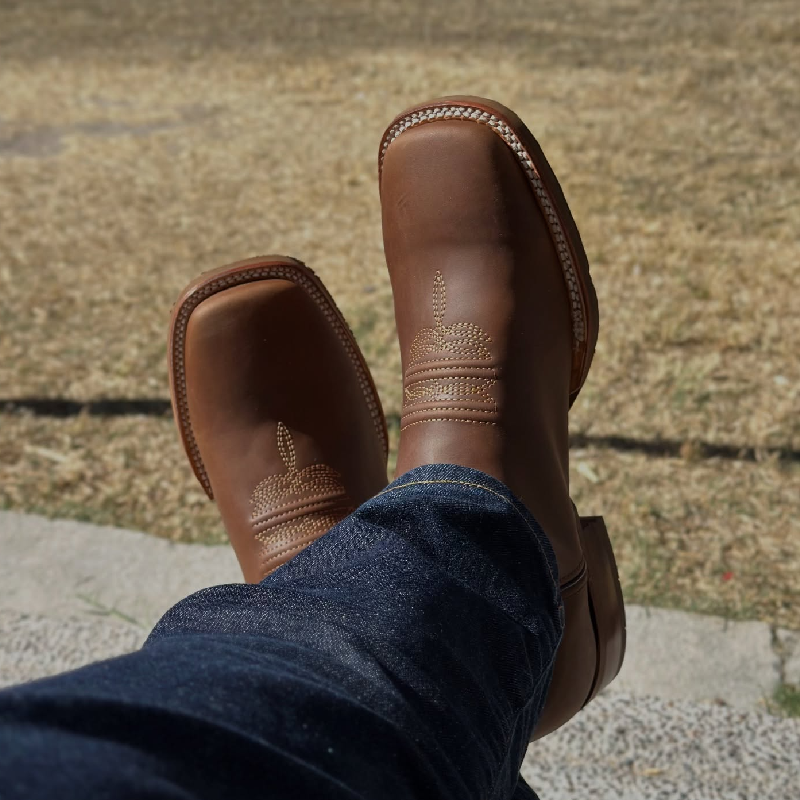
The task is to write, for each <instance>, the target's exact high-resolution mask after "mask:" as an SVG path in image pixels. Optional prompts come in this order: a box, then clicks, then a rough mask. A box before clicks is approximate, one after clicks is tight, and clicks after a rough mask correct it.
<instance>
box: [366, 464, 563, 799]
mask: <svg viewBox="0 0 800 800" xmlns="http://www.w3.org/2000/svg"><path fill="white" fill-rule="evenodd" d="M431 484H454V485H456V486H467V487H469V488H471V489H483V490H484V491H486V492H489V493H490V494H493V495H495V497H499V498H500V499H501V500H502V501H503V502H504V503H506V504H507V505H509V506H511V508H513V509H514V511H515V512H516V514H517V515H518V516H519V517H520V519H521V520H522V521H523V522H524V523H525V527H527V528H528V530H529V531H530V532H531V533H532V534H533V536H534V538H535V539H536V546H537V547H538V548H539V551H540V552H541V554H542V555H543V556H544V560H545V564H547V571H548V573H549V574H550V579H551V580H552V581H553V583H554V585H555V586H556V588H558V582H557V581H556V580H555V578H554V577H553V572H552V570H551V569H550V563H549V561H548V559H547V554H546V553H545V552H544V549H543V548H542V544H541V542H540V541H539V534H538V533H537V532H536V530H535V529H534V528H533V527H532V526H531V524H530V523H529V522H528V520H527V519H526V518H525V516H524V514H522V512H521V511H520V510H519V509H518V508H517V507H516V505H515V504H514V503H512V502H511V500H509V499H508V498H507V497H506V496H505V495H503V494H501V493H500V492H498V491H496V490H495V489H491V488H490V487H488V486H483V485H482V484H480V483H470V482H468V481H452V480H428V481H410V482H409V483H403V484H401V485H400V486H393V487H390V488H388V489H384V490H383V491H382V492H380V495H383V494H389V492H395V491H397V490H398V489H405V488H407V487H410V486H424V485H431ZM380 495H378V496H380ZM543 533H544V532H543ZM544 535H545V536H546V535H547V534H544ZM559 644H560V642H559ZM557 653H558V645H556V647H555V648H554V649H553V655H552V656H551V657H550V659H549V660H548V662H547V667H546V668H545V670H544V671H543V672H542V673H541V675H540V677H539V680H538V681H537V682H536V684H535V685H534V686H533V687H532V688H531V691H530V694H529V695H528V697H527V699H526V700H525V702H524V703H523V704H522V705H521V706H520V709H519V711H517V713H516V714H515V715H514V722H513V724H512V726H511V735H510V737H509V741H508V742H507V744H506V747H505V750H506V756H505V759H504V760H503V762H502V763H501V764H500V766H499V768H498V772H497V775H496V776H495V778H494V780H493V782H492V788H491V791H490V792H489V797H490V798H494V797H496V795H497V791H498V782H499V780H500V776H501V775H502V772H503V764H505V762H506V760H507V759H508V757H509V755H510V754H511V749H510V745H511V738H512V737H513V735H514V734H513V732H514V730H515V729H516V727H517V725H518V723H519V719H520V717H521V716H522V714H523V713H524V712H525V709H526V708H527V707H528V705H529V704H530V702H531V700H533V698H534V697H535V695H536V692H537V691H538V690H539V688H540V686H541V684H542V681H544V678H545V675H547V674H548V672H549V671H550V669H551V668H552V667H553V664H554V662H555V659H556V655H557ZM546 699H547V698H546V697H545V698H544V700H545V701H546Z"/></svg>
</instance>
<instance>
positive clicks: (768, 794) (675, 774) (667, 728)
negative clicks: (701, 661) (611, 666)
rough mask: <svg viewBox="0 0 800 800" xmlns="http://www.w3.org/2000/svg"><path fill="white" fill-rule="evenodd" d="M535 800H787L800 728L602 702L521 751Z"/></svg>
mask: <svg viewBox="0 0 800 800" xmlns="http://www.w3.org/2000/svg"><path fill="white" fill-rule="evenodd" d="M523 775H524V777H525V778H526V780H528V782H529V783H530V785H531V786H532V787H533V788H534V789H535V790H536V791H537V792H538V793H539V796H540V800H588V798H591V800H678V798H680V800H756V799H757V800H793V798H797V797H798V796H800V720H778V719H776V718H774V717H770V716H767V715H765V714H758V713H754V712H747V711H741V710H739V709H733V708H729V707H724V706H719V705H711V704H701V703H693V702H688V701H665V700H662V699H658V698H647V697H633V696H631V695H627V694H617V695H614V696H606V697H600V698H598V699H597V700H595V701H594V702H593V703H591V704H590V705H589V706H587V708H586V709H584V711H583V712H581V713H580V714H579V715H578V716H577V717H575V718H574V719H573V720H572V721H571V722H569V723H568V724H567V725H565V726H564V728H563V729H562V730H560V731H557V732H556V733H554V734H552V735H551V736H548V737H547V738H545V739H543V740H542V741H541V742H537V743H535V744H533V745H531V747H530V748H529V750H528V754H527V758H526V760H525V765H524V768H523Z"/></svg>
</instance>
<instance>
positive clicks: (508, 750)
mask: <svg viewBox="0 0 800 800" xmlns="http://www.w3.org/2000/svg"><path fill="white" fill-rule="evenodd" d="M556 655H558V647H556V648H555V650H554V651H553V655H552V656H551V657H550V659H549V661H548V662H547V667H546V668H545V669H544V670H543V671H542V673H541V675H540V676H539V680H538V681H536V684H535V685H534V686H533V688H532V689H531V693H530V694H529V695H528V698H527V699H526V700H525V702H524V703H523V704H522V705H521V706H520V709H519V711H517V713H516V714H515V715H514V723H513V725H512V727H511V736H510V737H509V741H508V744H507V745H506V748H505V751H506V755H505V758H504V759H503V761H502V762H501V764H500V765H499V767H498V770H497V775H496V776H495V778H494V781H492V788H491V790H490V791H489V798H494V797H496V795H497V790H498V782H499V780H500V776H501V775H502V774H503V764H505V763H506V761H508V757H509V756H510V755H511V738H513V736H514V730H515V729H516V727H517V724H518V723H519V718H520V717H521V716H522V715H523V714H524V713H525V709H526V708H527V707H528V706H529V705H530V702H531V700H533V698H534V697H535V696H536V692H537V691H538V690H539V687H540V686H541V685H542V681H544V678H545V675H547V673H548V672H549V671H550V669H551V668H552V667H553V664H554V662H555V660H556ZM546 702H547V696H546V695H545V697H544V698H543V699H542V711H544V705H545V703H546ZM540 716H541V715H540ZM537 724H538V720H537ZM535 730H536V729H535V728H534V731H535Z"/></svg>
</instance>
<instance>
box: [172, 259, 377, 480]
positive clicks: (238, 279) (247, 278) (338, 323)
mask: <svg viewBox="0 0 800 800" xmlns="http://www.w3.org/2000/svg"><path fill="white" fill-rule="evenodd" d="M279 270H281V271H282V272H283V274H285V275H288V274H291V275H293V276H294V278H295V279H296V280H295V283H296V285H298V286H300V287H301V288H302V289H303V290H304V291H305V292H306V294H307V295H308V296H309V297H310V298H311V299H312V300H313V301H314V303H315V305H316V306H317V307H318V308H319V309H320V310H321V311H322V312H323V314H324V315H325V310H326V308H329V310H330V311H331V312H332V314H333V328H334V332H335V334H336V336H337V338H338V339H339V342H340V343H341V344H342V345H343V346H344V349H345V352H346V353H347V357H348V358H349V360H350V363H351V364H352V365H353V366H354V367H355V368H356V371H357V373H358V374H359V375H361V376H362V377H363V378H365V379H366V383H365V385H364V386H363V387H362V394H363V396H364V399H365V400H366V401H367V410H368V411H369V412H370V416H371V417H372V419H373V424H374V427H375V428H376V431H377V432H378V438H379V440H380V441H381V444H382V446H383V449H384V451H385V450H386V444H385V439H384V436H383V433H382V432H381V431H380V430H378V428H379V426H378V424H377V417H376V415H375V414H373V413H372V407H373V405H374V402H371V401H374V400H375V399H376V398H375V397H374V395H375V393H374V392H373V391H372V390H371V389H370V383H369V375H368V374H367V372H366V370H365V368H364V366H363V365H362V364H361V363H359V360H358V359H357V358H356V357H355V355H354V353H353V352H351V346H357V345H356V343H355V339H354V338H353V340H352V342H350V340H349V338H348V337H347V336H345V335H344V333H343V330H342V325H343V323H342V320H341V319H340V318H339V315H338V314H336V313H335V310H334V308H333V307H332V306H331V307H329V306H328V304H323V303H322V302H321V301H320V300H319V299H318V298H317V297H315V296H314V294H313V293H312V292H310V291H308V285H309V284H310V285H312V286H314V284H313V282H312V281H310V280H309V279H308V278H307V277H306V276H305V275H303V273H302V272H301V271H300V270H298V269H297V268H296V267H294V266H292V265H289V264H282V265H280V266H277V265H272V266H265V267H258V266H257V265H255V264H254V265H253V266H252V267H249V268H245V269H244V270H242V272H241V273H239V274H237V275H233V276H229V278H230V279H231V280H229V282H227V283H226V282H224V279H223V278H222V277H221V276H220V277H218V278H214V279H212V280H211V281H210V283H209V284H206V285H207V286H208V285H211V286H213V289H212V290H211V291H210V293H209V294H208V295H206V296H204V297H202V298H200V299H199V300H197V301H196V303H195V305H194V307H193V308H191V309H190V310H189V312H188V314H187V315H186V317H185V319H183V320H181V318H180V315H178V317H177V322H178V325H179V326H180V328H181V331H182V335H183V336H185V334H186V329H187V328H188V325H189V318H190V317H191V315H192V313H193V312H194V311H195V310H196V309H197V307H198V306H199V305H200V303H202V302H203V301H204V300H208V298H210V297H213V296H214V295H215V294H218V293H219V292H221V291H224V290H225V289H230V288H232V287H234V286H239V285H241V284H243V283H254V282H256V281H258V280H264V279H265V278H266V277H267V276H268V275H273V274H276V273H277V272H278V271H279ZM257 271H264V272H265V273H266V274H265V275H263V276H261V277H256V278H253V277H252V273H253V272H257ZM217 281H219V285H217V286H214V284H215V283H216V282H217ZM201 288H202V287H198V288H197V290H195V292H197V291H199V290H200V289H201ZM314 288H318V287H314ZM195 296H196V295H195V294H194V293H193V294H192V295H190V296H189V297H187V298H186V299H185V300H184V302H183V303H182V304H181V309H180V310H183V308H185V307H186V306H187V305H188V304H189V303H190V302H192V301H193V300H194V299H195ZM322 299H323V300H324V299H325V298H324V295H323V296H322ZM178 314H179V312H178ZM325 318H326V319H328V316H327V315H325ZM348 345H351V346H348ZM181 357H182V360H183V365H184V366H185V361H186V351H185V349H184V348H181ZM175 361H177V359H175V358H174V356H173V362H175ZM176 371H177V372H178V374H179V375H180V381H179V386H180V393H181V395H182V398H181V399H182V400H184V401H185V400H186V398H187V396H188V392H187V389H186V374H185V371H182V370H176ZM177 405H178V408H177V409H176V410H177V412H178V413H177V417H178V419H179V420H181V419H182V414H181V403H180V402H179V403H178V404H177ZM185 420H186V427H187V431H186V434H187V438H188V439H190V440H191V443H192V444H193V445H194V448H196V449H194V448H192V447H189V448H188V451H189V459H190V460H192V453H193V452H196V453H197V455H196V459H197V466H198V467H199V468H200V471H201V472H202V474H203V476H204V478H205V484H206V486H207V487H208V488H209V489H210V487H211V483H210V481H209V479H208V473H207V472H206V467H205V464H204V463H203V459H202V456H201V455H200V451H199V448H197V440H196V439H195V435H194V429H193V428H192V421H191V419H190V417H189V412H188V403H186V412H185ZM201 483H202V481H201Z"/></svg>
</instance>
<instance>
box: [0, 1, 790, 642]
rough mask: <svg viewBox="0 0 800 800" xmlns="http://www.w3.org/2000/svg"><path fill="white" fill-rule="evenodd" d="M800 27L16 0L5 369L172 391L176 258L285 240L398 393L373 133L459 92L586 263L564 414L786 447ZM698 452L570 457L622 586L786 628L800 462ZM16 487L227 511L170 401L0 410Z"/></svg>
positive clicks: (657, 13)
mask: <svg viewBox="0 0 800 800" xmlns="http://www.w3.org/2000/svg"><path fill="white" fill-rule="evenodd" d="M798 42H800V6H798V5H797V3H796V2H794V1H793V0H770V1H769V2H763V3H745V2H741V1H739V2H729V1H728V0H703V2H700V0H683V1H682V2H678V3H676V2H672V0H670V1H669V2H667V0H660V2H643V1H642V0H628V1H627V2H625V1H624V0H615V1H614V2H603V3H596V2H593V0H582V1H581V2H578V1H577V0H569V2H555V0H553V1H552V2H547V3H537V4H536V6H535V10H534V7H533V5H532V4H530V3H529V2H522V0H503V1H502V2H496V3H488V4H487V3H477V2H471V1H470V2H468V1H467V0H460V2H459V1H458V0H456V1H455V2H446V3H438V4H434V3H430V2H425V3H423V2H418V1H417V0H414V2H411V1H409V0H403V1H402V2H393V3H389V2H388V1H386V2H377V3H367V2H352V1H349V2H337V3H335V4H329V3H322V2H321V0H318V2H309V3H292V2H289V1H288V0H287V1H286V2H283V3H278V2H274V3H269V4H264V3H258V2H256V0H233V1H229V2H221V0H218V1H217V2H211V0H202V2H201V1H200V0H197V1H196V2H191V3H190V2H188V1H187V2H185V3H184V4H180V3H155V2H153V0H143V1H142V2H138V3H132V2H131V3H128V2H124V3H118V2H111V0H106V2H101V1H100V0H86V2H63V0H58V1H57V0H50V2H39V3H36V4H31V3H17V4H14V5H11V4H3V5H2V6H0V97H2V98H3V103H2V109H0V315H2V316H1V317H0V320H1V322H0V395H2V396H4V397H21V396H45V397H67V398H73V399H77V400H89V399H93V398H97V397H112V398H113V397H117V398H132V397H158V396H166V391H167V382H166V366H165V329H166V321H167V314H168V311H169V307H170V304H171V302H172V301H173V299H174V297H175V296H176V295H177V292H178V291H179V290H180V288H181V287H182V286H183V284H184V283H186V282H187V281H188V280H189V279H190V278H191V277H192V276H193V275H194V274H196V273H197V272H199V271H201V270H204V269H208V268H211V267H214V266H218V265H219V264H222V263H225V262H228V261H232V260H235V259H238V258H243V257H246V256H249V255H255V254H258V253H263V252H285V253H287V254H292V255H295V256H298V257H300V258H302V259H304V260H306V261H307V262H308V263H309V264H310V265H312V266H313V267H315V269H316V270H317V271H318V272H319V273H320V274H321V276H322V277H323V279H324V280H325V281H326V283H327V284H328V285H329V287H330V288H331V290H332V291H333V293H334V295H335V296H336V298H337V300H338V301H339V303H340V305H341V307H342V310H343V311H344V312H345V313H346V315H347V316H348V317H349V318H350V320H351V322H352V324H353V327H354V328H355V330H356V333H357V335H358V337H359V340H360V342H361V344H362V346H363V348H364V350H365V353H366V355H367V358H368V360H369V361H370V364H371V366H372V367H373V369H374V372H375V376H376V380H377V382H378V386H379V389H380V390H381V394H382V397H383V399H384V403H385V406H386V410H387V412H389V413H390V414H393V413H396V412H397V411H398V408H399V381H398V374H399V353H398V351H397V347H396V344H395V343H394V340H393V323H392V318H391V306H390V294H389V286H388V280H387V277H386V274H385V266H384V265H383V263H382V251H381V238H380V215H379V208H378V202H377V191H376V184H375V158H376V150H377V144H378V138H379V136H380V134H381V132H382V130H383V127H384V126H385V124H386V123H387V122H388V121H389V120H390V119H391V117H392V116H393V115H394V114H395V113H396V112H398V111H399V110H401V109H402V108H403V107H405V106H406V105H409V104H411V103H413V102H416V101H418V100H420V99H424V98H426V97H431V96H435V95H440V94H449V93H456V92H470V93H473V94H483V95H487V96H491V97H496V98H497V99H499V100H501V101H502V102H505V103H506V104H508V105H510V106H511V107H513V108H514V109H515V110H516V111H517V112H518V113H520V115H521V116H522V117H523V118H524V119H526V121H528V123H529V124H530V126H531V127H532V129H533V130H534V132H535V133H536V135H537V136H538V138H539V139H540V141H541V143H542V145H543V147H544V149H545V151H546V152H547V154H548V157H549V159H550V161H551V163H552V164H553V166H554V168H555V170H556V172H557V174H558V175H559V177H560V178H561V180H562V183H563V185H564V188H565V191H566V194H567V197H568V199H569V201H570V204H571V206H572V208H573V211H574V213H575V216H576V218H577V220H578V223H579V225H580V227H581V232H582V235H583V238H584V242H585V244H586V247H587V250H588V252H589V257H590V260H591V262H592V264H593V272H594V276H595V283H596V285H597V288H598V293H599V295H600V303H601V313H602V326H601V338H600V343H599V347H598V353H597V358H596V361H595V367H594V369H593V371H592V374H591V376H590V379H589V382H588V384H587V386H586V389H585V390H584V392H583V394H582V395H581V399H580V401H579V402H578V404H577V405H576V407H575V409H574V412H573V414H572V427H573V430H574V431H577V432H580V433H584V434H589V435H595V436H609V435H623V436H627V437H632V438H640V439H645V440H653V439H660V438H670V439H675V440H678V441H685V442H687V443H691V442H695V441H707V442H711V443H716V444H730V445H734V446H742V447H745V446H747V447H756V448H767V447H772V448H778V449H781V450H783V451H786V452H790V453H791V452H794V453H795V459H796V453H797V451H798V450H800V359H798V353H800V326H798V323H797V320H798V319H800V293H798V291H797V289H796V277H795V276H796V273H797V266H798V256H800V248H799V247H798V230H800V188H798V187H800V166H798V165H800V137H798V133H797V131H798V127H800V102H798V97H799V95H798V93H797V86H798V85H800V62H798V59H797V58H796V51H797V45H798ZM684 452H685V455H686V456H687V458H685V459H664V458H657V457H651V456H647V455H643V454H622V453H615V452H613V451H610V450H608V449H603V450H597V449H593V450H587V451H585V452H579V453H575V454H574V459H575V464H574V465H573V473H574V491H575V494H576V495H577V499H578V500H579V502H580V503H581V507H582V508H587V510H592V511H602V512H604V513H605V514H606V515H607V516H608V517H609V522H610V525H611V526H612V527H613V531H612V534H613V536H614V538H615V541H616V542H617V544H618V548H619V555H620V561H621V567H622V572H623V576H624V579H625V582H626V589H627V590H628V594H629V596H630V597H631V598H632V599H636V600H639V601H652V602H658V603H666V604H671V605H678V606H682V607H688V608H704V609H710V610H715V611H723V612H728V613H736V614H739V615H744V616H753V617H760V618H763V619H766V620H771V621H776V622H780V623H781V624H784V625H787V626H789V627H795V628H800V552H798V548H799V547H800V544H798V543H799V542H800V527H799V526H798V521H797V516H798V515H797V508H798V499H800V473H799V472H798V466H797V463H796V460H795V461H794V462H792V461H790V462H789V463H780V462H778V461H776V460H775V459H772V460H770V458H768V457H765V459H763V460H761V461H759V462H756V463H742V462H738V461H735V460H734V461H731V460H717V459H711V460H709V459H704V458H702V457H701V458H694V457H693V456H694V454H696V452H697V450H696V449H695V448H693V447H692V446H691V445H690V444H687V447H686V448H685V450H684ZM581 465H582V466H581ZM587 476H588V477H587ZM0 503H4V504H5V505H7V506H9V507H12V508H21V509H26V510H37V511H44V512H46V513H51V514H56V515H68V516H78V517H84V518H89V519H93V520H97V521H104V522H113V523H115V524H119V525H123V526H129V527H138V528H141V529H144V530H149V531H152V532H153V533H156V534H158V535H164V536H170V537H173V538H183V539H191V538H199V539H203V540H207V539H209V538H212V539H213V538H215V537H218V536H220V533H219V526H218V523H217V521H216V518H215V515H214V510H213V507H211V506H208V505H206V504H204V503H203V501H202V495H201V494H200V490H199V487H198V486H197V485H196V484H195V483H194V482H193V478H192V476H191V473H190V471H189V470H188V467H186V465H185V464H184V462H183V457H182V454H181V452H180V451H179V449H178V445H177V441H176V437H175V434H174V431H173V429H172V423H171V421H170V420H169V419H168V418H149V419H148V418H136V417H128V418H121V419H110V420H103V419H97V418H90V417H84V418H75V419H67V420H54V419H50V418H43V417H27V416H24V415H17V414H3V415H0ZM727 573H732V577H730V579H729V580H723V579H722V577H721V576H723V575H726V574H727Z"/></svg>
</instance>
